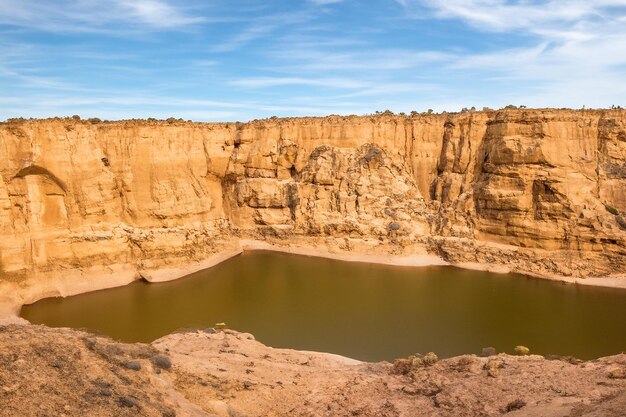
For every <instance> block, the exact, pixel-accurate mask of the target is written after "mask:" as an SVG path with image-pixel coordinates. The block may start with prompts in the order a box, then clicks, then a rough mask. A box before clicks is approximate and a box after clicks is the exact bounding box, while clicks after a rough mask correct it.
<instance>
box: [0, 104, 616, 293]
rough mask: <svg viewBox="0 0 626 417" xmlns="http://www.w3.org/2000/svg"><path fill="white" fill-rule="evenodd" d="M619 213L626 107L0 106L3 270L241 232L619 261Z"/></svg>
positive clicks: (565, 268) (148, 251)
mask: <svg viewBox="0 0 626 417" xmlns="http://www.w3.org/2000/svg"><path fill="white" fill-rule="evenodd" d="M624 213H626V111H623V110H598V111H595V110H593V111H590V110H585V111H573V110H550V109H546V110H531V109H528V110H527V109H520V110H502V111H488V112H464V113H455V114H438V115H417V116H411V117H405V116H387V115H382V116H362V117H356V116H351V117H339V116H330V117H326V118H295V119H269V120H261V121H253V122H249V123H186V122H175V123H166V122H155V121H121V122H102V123H89V122H87V121H80V120H72V119H49V120H27V121H9V122H7V123H0V233H1V236H2V239H1V240H0V286H2V285H5V287H6V288H8V285H11V286H13V287H15V286H17V287H20V288H26V287H29V286H32V285H34V284H33V283H34V282H36V281H37V280H41V279H44V278H45V279H49V278H50V277H54V279H55V280H56V281H57V282H60V281H63V280H64V279H66V278H65V277H70V276H72V277H75V276H79V277H81V278H80V279H83V280H89V279H90V274H92V273H91V272H90V271H100V272H101V271H103V270H105V269H107V270H108V271H109V272H110V273H111V274H126V275H128V276H131V275H132V276H137V274H141V271H142V270H148V269H155V268H162V267H172V266H180V265H183V264H185V263H186V262H190V261H194V260H201V259H204V258H206V257H207V256H208V255H210V254H211V253H214V252H218V251H219V250H221V249H223V248H225V247H230V246H232V245H234V243H233V242H237V240H238V239H240V238H257V239H263V240H268V241H272V242H274V243H279V244H280V243H289V242H299V241H304V240H307V239H308V240H313V241H315V242H316V243H315V244H316V245H323V246H325V247H326V248H330V249H331V250H343V251H358V252H361V253H393V254H401V255H407V254H413V253H431V254H436V255H438V256H440V257H442V258H443V259H444V260H446V261H448V262H451V263H483V264H494V265H495V264H499V265H504V266H506V267H508V268H510V269H512V270H516V271H521V272H527V273H531V274H535V275H555V274H556V275H563V276H580V277H585V276H611V275H612V276H616V275H622V276H623V275H624V274H625V271H626V216H625V215H624ZM229 245H230V246H229ZM94 273H95V272H94ZM77 274H78V275H77ZM67 279H69V278H67ZM55 291H57V290H55V289H54V288H51V289H50V295H54V293H55ZM27 298H28V297H27ZM26 301H28V300H26Z"/></svg>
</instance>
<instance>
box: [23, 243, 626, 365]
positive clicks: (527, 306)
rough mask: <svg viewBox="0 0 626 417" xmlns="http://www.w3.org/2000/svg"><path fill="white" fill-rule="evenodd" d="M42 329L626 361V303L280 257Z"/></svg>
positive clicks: (72, 300)
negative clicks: (238, 334)
mask: <svg viewBox="0 0 626 417" xmlns="http://www.w3.org/2000/svg"><path fill="white" fill-rule="evenodd" d="M22 316H23V317H24V318H26V319H28V320H29V321H31V322H33V323H41V324H47V325H49V326H55V327H61V326H62V327H74V328H87V329H90V330H93V331H97V332H100V333H104V334H107V335H109V336H111V337H113V338H115V339H120V340H124V341H129V342H135V341H144V342H145V341H152V340H154V339H156V338H159V337H161V336H164V335H166V334H168V333H170V332H172V331H174V330H176V329H179V328H183V327H210V326H214V325H215V323H220V322H224V323H226V324H227V326H228V327H229V328H232V329H236V330H239V331H245V332H250V333H252V334H254V335H255V337H256V338H257V339H258V340H260V341H261V342H263V343H265V344H267V345H270V346H273V347H289V348H296V349H304V350H317V351H324V352H332V353H337V354H341V355H345V356H349V357H353V358H357V359H363V360H383V359H386V360H393V359H394V358H397V357H402V356H407V355H410V354H413V353H416V352H421V353H425V352H429V351H434V352H436V353H437V354H438V355H439V356H440V357H446V356H453V355H459V354H464V353H480V351H481V348H483V347H485V346H493V347H495V348H496V349H497V350H498V351H505V352H512V351H513V348H514V347H515V346H516V345H520V344H521V345H525V346H528V347H529V348H530V349H531V351H532V352H534V353H539V354H558V355H573V356H576V357H579V358H583V359H588V358H594V357H599V356H605V355H611V354H615V353H619V352H621V351H626V291H624V290H616V289H605V288H593V287H585V286H577V285H566V284H562V283H557V282H551V281H546V280H539V279H533V278H527V277H524V276H520V275H500V274H492V273H488V272H478V271H470V270H463V269H458V268H452V267H421V268H411V267H394V266H384V265H373V264H363V263H350V262H342V261H336V260H330V259H322V258H310V257H304V256H297V255H287V254H281V253H271V252H252V253H246V254H243V255H240V256H238V257H235V258H232V259H230V260H228V261H226V262H224V263H222V264H220V265H217V266H215V267H213V268H211V269H208V270H205V271H201V272H198V273H195V274H193V275H190V276H189V277H186V278H183V279H180V280H176V281H171V282H166V283H160V284H148V283H145V282H135V283H133V284H130V285H128V286H125V287H120V288H114V289H110V290H102V291H96V292H92V293H87V294H81V295H78V296H73V297H68V298H65V299H62V298H49V299H45V300H42V301H39V302H37V303H35V304H33V305H30V306H24V307H23V309H22Z"/></svg>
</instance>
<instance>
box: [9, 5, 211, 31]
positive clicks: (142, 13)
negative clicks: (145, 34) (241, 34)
mask: <svg viewBox="0 0 626 417" xmlns="http://www.w3.org/2000/svg"><path fill="white" fill-rule="evenodd" d="M203 21H204V18H202V17H199V16H193V15H190V14H188V13H187V12H186V11H185V10H184V9H182V8H180V7H177V6H175V5H174V4H172V3H170V2H169V0H68V1H59V0H47V1H38V0H0V24H2V25H7V26H14V27H26V28H30V29H35V30H43V31H51V32H107V31H111V30H112V29H113V28H111V25H123V26H126V27H131V28H144V29H161V30H162V29H177V28H182V27H187V26H189V25H193V24H197V23H201V22H203Z"/></svg>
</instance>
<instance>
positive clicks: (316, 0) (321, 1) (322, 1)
mask: <svg viewBox="0 0 626 417" xmlns="http://www.w3.org/2000/svg"><path fill="white" fill-rule="evenodd" d="M307 1H308V2H309V3H313V4H317V5H319V6H325V5H327V4H334V3H341V2H342V1H343V0H307Z"/></svg>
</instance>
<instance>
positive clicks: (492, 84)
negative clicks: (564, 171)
mask: <svg viewBox="0 0 626 417" xmlns="http://www.w3.org/2000/svg"><path fill="white" fill-rule="evenodd" d="M0 92H1V93H0V120H3V119H6V118H11V117H20V116H23V117H48V116H67V115H73V114H79V115H81V116H82V117H96V116H97V117H100V118H104V119H124V118H146V117H156V118H167V117H170V116H172V117H182V118H184V119H192V120H198V121H213V120H221V121H235V120H239V121H246V120H250V119H255V118H263V117H269V116H273V115H276V116H305V115H327V114H366V113H373V112H375V111H377V110H385V109H390V110H392V111H394V112H410V111H412V110H417V111H426V110H427V109H434V110H435V111H443V110H446V111H457V110H459V109H461V108H462V107H471V106H476V107H477V108H481V107H483V106H489V107H493V108H499V107H502V106H505V105H507V104H516V105H521V104H523V105H527V106H529V107H543V106H550V107H573V108H579V107H582V106H583V105H585V106H587V107H608V106H611V105H613V104H615V105H622V106H624V105H626V0H596V1H594V0H588V1H584V0H465V1H461V0H378V1H358V0H291V1H284V0H282V1H281V0H266V1H252V0H214V1H208V0H207V1H174V0H134V1H131V0H64V1H60V0H0Z"/></svg>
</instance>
